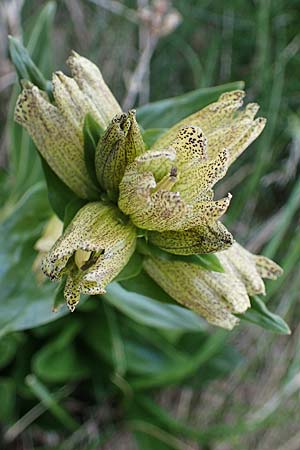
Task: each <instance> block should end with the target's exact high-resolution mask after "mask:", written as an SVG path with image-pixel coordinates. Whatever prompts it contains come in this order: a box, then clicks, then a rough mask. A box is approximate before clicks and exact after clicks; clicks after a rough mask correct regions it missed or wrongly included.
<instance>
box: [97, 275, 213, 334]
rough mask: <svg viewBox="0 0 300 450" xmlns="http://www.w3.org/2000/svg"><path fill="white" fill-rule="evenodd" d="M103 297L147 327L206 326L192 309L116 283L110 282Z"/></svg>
mask: <svg viewBox="0 0 300 450" xmlns="http://www.w3.org/2000/svg"><path fill="white" fill-rule="evenodd" d="M103 297H104V298H105V300H106V301H108V302H109V303H110V304H111V305H113V306H114V307H115V308H117V309H118V310H119V311H121V312H122V313H123V314H125V315H126V316H128V317H130V318H131V319H133V320H135V321H136V322H138V323H142V324H144V325H147V326H149V327H154V328H162V329H166V330H178V331H187V330H189V331H203V329H205V328H206V325H205V324H204V321H203V320H202V319H201V318H200V317H199V316H197V314H195V313H193V312H192V311H190V310H188V309H185V308H182V307H181V306H178V305H173V304H166V303H161V302H159V301H157V300H154V299H153V298H150V297H146V296H144V295H139V294H137V293H135V292H130V291H127V290H126V289H124V288H123V287H121V286H120V285H119V284H118V283H111V284H110V285H109V286H108V287H107V292H106V294H105V295H104V296H103Z"/></svg>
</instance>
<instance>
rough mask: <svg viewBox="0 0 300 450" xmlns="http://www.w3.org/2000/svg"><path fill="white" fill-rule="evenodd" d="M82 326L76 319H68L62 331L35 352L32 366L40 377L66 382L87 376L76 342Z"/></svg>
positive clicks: (86, 369)
mask: <svg viewBox="0 0 300 450" xmlns="http://www.w3.org/2000/svg"><path fill="white" fill-rule="evenodd" d="M66 325H67V326H66ZM80 328H81V326H80V324H79V322H77V321H76V320H74V319H73V320H72V321H67V323H66V324H65V327H64V329H63V331H62V333H61V334H60V335H59V336H58V337H57V338H56V339H55V340H52V341H50V342H49V343H48V344H47V345H45V346H43V347H42V349H41V350H39V351H38V352H37V353H35V355H34V357H33V360H32V367H33V371H34V373H35V374H36V375H37V376H38V377H39V378H41V379H42V380H43V381H46V382H50V383H66V382H70V381H72V380H77V379H80V378H82V377H84V376H87V374H88V372H89V371H88V368H87V367H86V365H85V364H84V362H83V361H81V358H80V353H79V352H77V351H76V347H75V344H74V340H75V337H76V336H77V334H78V333H79V331H80Z"/></svg>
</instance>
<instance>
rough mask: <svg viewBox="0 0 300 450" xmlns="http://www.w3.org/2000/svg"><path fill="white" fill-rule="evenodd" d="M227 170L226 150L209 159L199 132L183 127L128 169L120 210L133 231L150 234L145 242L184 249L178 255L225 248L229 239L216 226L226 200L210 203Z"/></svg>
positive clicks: (195, 129)
mask: <svg viewBox="0 0 300 450" xmlns="http://www.w3.org/2000/svg"><path fill="white" fill-rule="evenodd" d="M227 167H228V152H227V150H226V149H223V150H222V151H221V152H220V153H219V154H218V155H217V156H216V157H215V158H213V159H209V157H208V154H207V140H206V138H205V136H204V135H203V132H202V131H201V129H200V128H198V127H194V126H189V127H184V128H182V129H180V130H179V132H178V135H177V136H176V138H175V139H174V140H173V141H172V142H171V145H170V146H169V147H168V148H167V149H163V150H150V151H147V152H146V153H144V154H143V155H141V156H140V157H137V158H136V159H135V161H134V162H133V163H132V164H129V166H128V167H127V169H126V171H125V174H124V177H123V179H122V181H121V183H120V195H119V203H118V205H119V208H120V209H121V210H122V211H123V212H124V213H125V214H127V215H129V216H130V218H131V220H132V222H133V223H134V224H135V225H136V226H137V227H139V228H143V229H147V230H149V231H150V233H149V239H150V240H152V241H153V242H155V243H156V244H157V245H159V246H160V243H161V244H162V246H164V243H167V247H168V248H167V247H164V248H165V249H166V250H168V249H169V250H170V251H172V248H173V252H175V253H178V250H179V249H180V248H181V247H185V248H186V250H184V251H183V253H182V252H180V251H179V253H182V254H188V253H195V252H198V253H199V252H202V253H203V252H209V251H210V252H211V251H216V250H220V249H224V248H227V247H228V246H229V245H231V244H232V242H233V241H232V237H231V234H230V233H229V232H228V231H227V230H226V228H225V227H224V226H222V225H221V224H220V223H219V222H218V220H219V218H220V217H221V216H222V215H223V214H224V213H225V211H226V209H227V207H228V205H229V203H230V199H231V195H230V194H228V196H227V197H225V198H223V199H220V200H213V191H212V187H213V186H214V184H215V183H216V182H217V181H218V180H219V179H220V178H222V177H223V176H224V175H225V173H226V171H227ZM186 230H191V231H190V232H189V233H188V237H187V239H188V240H189V242H187V241H186V240H185V242H182V239H183V238H184V239H185V237H186V236H187V234H186V233H185V231H186ZM151 231H152V233H151ZM174 242H175V243H174ZM209 242H210V244H209Z"/></svg>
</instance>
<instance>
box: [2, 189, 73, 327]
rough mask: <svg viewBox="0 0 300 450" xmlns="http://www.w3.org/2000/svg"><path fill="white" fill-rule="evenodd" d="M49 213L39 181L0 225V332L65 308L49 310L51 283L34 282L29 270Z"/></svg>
mask: <svg viewBox="0 0 300 450" xmlns="http://www.w3.org/2000/svg"><path fill="white" fill-rule="evenodd" d="M50 215H51V210H50V208H49V203H48V201H47V193H46V189H45V186H44V185H43V184H42V183H39V184H38V185H36V186H33V187H32V188H30V189H29V190H28V191H27V192H26V193H25V194H24V195H23V197H22V198H21V199H20V200H19V202H18V203H17V205H16V208H15V210H14V211H13V212H12V213H11V214H10V215H9V216H8V217H7V218H6V220H5V221H4V222H3V223H2V224H1V225H0V248H1V253H0V289H1V302H0V335H4V334H5V333H8V332H10V331H14V330H23V329H28V328H32V327H35V326H38V325H41V324H43V323H47V322H50V321H52V320H55V319H57V318H58V317H60V316H61V315H63V314H66V312H67V309H66V308H62V310H61V311H60V312H59V313H56V314H54V313H53V312H52V303H53V297H54V289H55V285H54V284H52V283H50V282H45V283H44V284H43V285H39V284H37V281H36V276H35V274H34V273H33V271H32V264H33V261H34V259H35V258H36V252H35V251H34V244H35V242H36V241H37V239H38V238H39V237H40V236H41V233H42V230H43V227H44V225H45V222H46V221H47V220H48V219H49V217H50ZM16 280H17V282H16Z"/></svg>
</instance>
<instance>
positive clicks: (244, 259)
mask: <svg viewBox="0 0 300 450" xmlns="http://www.w3.org/2000/svg"><path fill="white" fill-rule="evenodd" d="M216 255H217V257H218V258H219V260H220V262H221V264H222V265H223V267H224V270H225V272H224V273H220V272H211V271H207V270H205V269H202V268H201V267H199V266H197V265H194V264H190V263H186V262H181V261H167V260H162V259H159V258H152V257H148V258H146V259H145V260H144V268H145V270H146V272H147V273H148V274H149V275H150V276H151V277H152V278H153V279H154V280H155V281H156V283H158V284H159V285H160V286H161V287H162V288H163V289H164V290H165V291H166V292H167V293H168V294H169V295H170V296H171V297H173V298H174V299H175V300H176V301H177V302H178V303H181V304H182V305H184V306H186V307H187V308H190V309H192V310H193V311H195V312H197V313H198V314H200V315H201V316H202V317H204V318H205V319H206V320H207V321H208V322H210V323H211V324H214V325H217V326H219V327H223V328H226V329H232V328H233V327H234V326H235V325H236V324H237V323H238V322H239V319H238V318H237V317H236V316H235V314H242V313H244V312H245V311H246V310H247V309H248V308H249V307H250V300H249V295H254V294H255V295H257V294H264V293H265V287H264V283H263V280H262V278H271V279H275V278H277V276H279V275H280V274H281V273H282V269H281V268H280V267H279V266H278V265H277V264H276V263H274V262H273V261H271V260H270V259H268V258H266V257H264V256H256V255H252V254H251V253H250V252H248V251H247V250H245V249H244V248H243V247H242V246H240V245H239V244H237V243H234V244H233V245H232V247H230V248H229V249H228V250H225V251H222V252H219V253H216Z"/></svg>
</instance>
